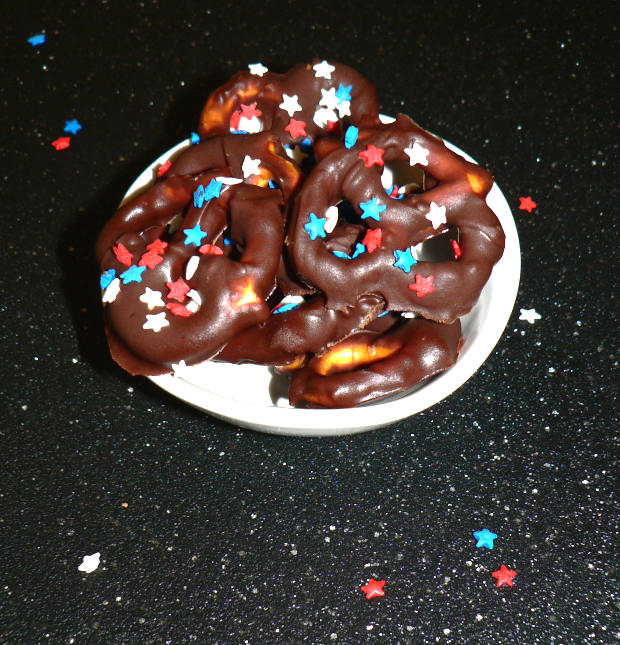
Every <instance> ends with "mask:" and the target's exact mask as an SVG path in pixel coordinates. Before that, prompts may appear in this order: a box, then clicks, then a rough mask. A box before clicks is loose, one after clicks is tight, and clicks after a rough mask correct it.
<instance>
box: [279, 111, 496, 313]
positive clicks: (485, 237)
mask: <svg viewBox="0 0 620 645" xmlns="http://www.w3.org/2000/svg"><path fill="white" fill-rule="evenodd" d="M414 143H417V144H418V145H421V146H422V147H424V148H426V149H427V150H428V151H429V154H428V165H426V166H425V168H424V170H425V172H426V173H427V174H428V175H430V178H431V180H430V181H429V185H431V186H432V187H431V188H430V189H427V190H426V191H424V192H417V193H409V194H407V195H405V196H404V197H403V198H402V199H392V198H390V197H389V196H387V194H386V191H385V189H384V188H383V186H382V184H381V170H382V169H381V168H379V167H378V166H376V165H373V166H371V167H366V163H365V161H364V160H363V159H362V158H361V157H360V156H359V153H360V152H364V151H365V150H366V149H367V146H368V145H373V146H375V147H376V148H380V149H382V150H384V155H383V159H384V161H385V162H389V161H392V160H394V161H400V162H402V161H403V160H407V159H408V157H407V155H406V153H405V152H404V150H405V148H410V147H412V146H413V145H414ZM492 185H493V178H492V177H491V175H490V174H489V173H488V172H487V171H486V170H483V169H482V168H480V167H479V166H477V165H475V164H472V163H469V162H468V161H465V160H464V159H463V158H462V157H460V156H459V155H457V154H455V153H453V152H452V151H450V150H449V149H448V148H447V147H446V146H445V145H444V143H443V142H442V141H441V140H439V139H438V138H436V137H434V136H432V135H430V134H429V133H428V132H426V131H424V130H423V129H422V128H420V127H419V126H418V125H417V124H415V123H414V122H413V121H412V120H411V119H409V118H408V117H406V116H404V115H399V116H398V118H397V120H396V121H395V122H394V123H393V124H390V125H384V126H381V127H378V128H373V129H367V130H365V131H360V136H359V140H358V142H357V144H356V145H355V146H354V147H353V148H351V149H350V150H347V149H345V148H344V147H343V146H340V148H339V149H335V150H333V151H331V152H329V153H328V154H327V155H326V156H325V157H324V158H322V159H321V160H320V161H319V163H318V164H317V166H315V168H314V169H313V170H312V171H311V173H310V175H309V176H308V177H307V178H306V180H305V181H304V184H303V186H302V188H301V190H300V192H299V194H298V196H297V198H296V202H295V206H294V210H293V216H292V219H291V221H290V228H289V230H288V233H287V245H288V251H289V252H290V254H291V257H292V259H293V262H294V265H295V266H296V268H297V271H298V273H299V276H300V278H302V279H303V280H304V281H305V282H306V283H307V284H308V285H310V286H313V287H315V288H316V289H318V290H320V291H322V292H323V293H324V294H325V296H326V299H327V307H330V308H335V309H346V308H347V307H350V306H351V305H352V303H354V302H355V301H356V300H357V299H358V298H359V297H360V296H361V295H363V294H368V293H374V294H378V295H380V296H381V297H382V298H384V300H385V301H386V303H387V304H386V306H387V308H388V309H389V310H391V311H413V312H415V313H417V314H419V315H421V316H423V317H425V318H429V319H432V320H436V321H438V322H453V321H454V320H456V319H457V318H459V317H460V316H462V315H464V314H466V313H468V312H469V311H470V310H471V309H472V307H473V306H474V305H475V304H476V302H477V300H478V297H479V295H480V291H481V290H482V288H483V286H484V285H485V283H486V282H487V280H488V278H489V276H490V273H491V270H492V268H493V265H494V264H495V263H496V262H497V261H498V260H499V258H500V257H501V255H502V253H503V249H504V233H503V231H502V228H501V225H500V223H499V221H498V219H497V217H496V216H495V214H494V213H493V211H492V210H491V209H490V208H489V207H488V206H487V204H486V201H485V198H486V195H487V193H488V192H489V190H490V189H491V186H492ZM373 199H375V200H376V202H377V203H378V204H379V205H380V206H385V207H386V209H385V210H384V211H383V212H381V213H380V220H379V221H375V219H373V218H371V217H369V218H367V219H364V220H363V221H364V223H365V225H366V227H367V228H369V229H377V228H381V229H382V241H381V245H380V246H379V247H378V248H376V249H375V250H374V251H373V252H372V253H362V254H361V255H359V256H358V257H356V258H355V259H343V258H339V257H336V256H335V255H334V254H333V253H332V252H331V249H330V244H329V239H330V234H327V235H326V236H325V237H320V236H319V237H316V239H314V240H312V239H311V237H310V235H309V234H308V232H307V231H306V229H305V228H304V226H305V225H306V224H307V223H308V222H309V217H310V214H311V213H314V214H315V216H316V217H317V218H322V217H324V216H325V212H326V211H327V209H328V207H330V206H333V205H336V204H337V203H338V202H340V201H342V200H348V201H349V202H350V203H351V204H352V205H353V207H354V208H355V209H356V210H357V212H358V213H359V214H361V213H362V209H361V208H360V207H359V204H360V203H362V202H368V201H370V200H373ZM431 202H434V203H436V204H437V205H438V206H445V207H446V220H447V224H441V225H439V226H438V228H437V229H435V228H434V227H433V225H432V224H431V222H430V221H429V219H427V218H426V214H427V213H429V211H430V204H431ZM450 227H458V229H459V230H460V247H461V249H460V250H461V257H460V258H459V259H458V260H448V261H443V262H424V261H420V262H418V263H417V264H415V265H413V267H411V269H410V271H409V272H406V271H404V270H401V269H399V268H397V267H395V266H394V264H395V255H394V252H395V251H396V250H399V251H405V250H406V249H408V248H409V247H411V246H413V245H416V244H418V243H420V242H422V241H424V240H426V239H429V238H430V237H433V236H436V235H439V234H441V233H443V232H444V231H446V230H448V228H450ZM415 276H420V278H425V279H430V276H432V287H433V290H432V292H430V293H426V294H423V295H422V297H420V296H419V295H417V293H416V292H415V291H413V290H412V289H411V288H410V287H409V285H413V284H414V283H415V281H416V277H415Z"/></svg>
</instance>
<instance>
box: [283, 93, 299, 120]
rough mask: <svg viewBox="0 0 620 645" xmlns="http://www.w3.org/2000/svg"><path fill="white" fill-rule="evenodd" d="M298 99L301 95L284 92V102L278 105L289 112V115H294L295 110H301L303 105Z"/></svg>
mask: <svg viewBox="0 0 620 645" xmlns="http://www.w3.org/2000/svg"><path fill="white" fill-rule="evenodd" d="M298 99H299V97H298V96H297V94H292V95H291V96H289V95H288V94H282V103H280V105H279V106H278V107H280V108H282V109H283V110H285V111H286V112H288V115H289V116H293V114H295V112H299V111H300V110H301V105H299V100H298Z"/></svg>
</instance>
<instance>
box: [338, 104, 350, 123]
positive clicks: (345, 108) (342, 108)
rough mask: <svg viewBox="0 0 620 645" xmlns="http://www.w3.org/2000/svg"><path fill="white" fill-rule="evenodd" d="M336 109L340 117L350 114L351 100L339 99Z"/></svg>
mask: <svg viewBox="0 0 620 645" xmlns="http://www.w3.org/2000/svg"><path fill="white" fill-rule="evenodd" d="M336 109H337V110H338V116H339V117H340V118H341V119H342V117H343V116H351V101H340V103H338V106H337V107H336Z"/></svg>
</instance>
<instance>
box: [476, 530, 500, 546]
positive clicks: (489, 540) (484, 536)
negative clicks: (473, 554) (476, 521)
mask: <svg viewBox="0 0 620 645" xmlns="http://www.w3.org/2000/svg"><path fill="white" fill-rule="evenodd" d="M474 537H475V538H476V540H477V542H476V546H477V547H478V548H482V547H483V546H486V548H487V549H492V548H493V540H494V539H495V538H496V537H497V535H495V533H492V532H491V531H489V529H482V531H474Z"/></svg>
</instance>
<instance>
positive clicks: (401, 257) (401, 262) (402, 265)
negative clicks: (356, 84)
mask: <svg viewBox="0 0 620 645" xmlns="http://www.w3.org/2000/svg"><path fill="white" fill-rule="evenodd" d="M394 257H395V258H396V262H394V266H395V267H396V268H397V269H402V270H403V271H404V272H405V273H409V271H411V267H412V266H413V265H414V264H417V261H416V259H415V258H414V257H413V255H411V249H410V248H409V247H407V248H406V249H405V250H404V251H399V250H398V249H396V250H395V251H394Z"/></svg>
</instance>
